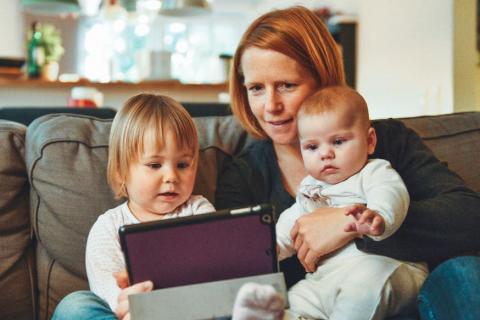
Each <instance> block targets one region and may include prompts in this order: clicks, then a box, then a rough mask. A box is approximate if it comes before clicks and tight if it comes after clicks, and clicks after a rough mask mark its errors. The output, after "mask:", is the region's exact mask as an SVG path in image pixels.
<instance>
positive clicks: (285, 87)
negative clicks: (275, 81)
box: [280, 82, 297, 90]
mask: <svg viewBox="0 0 480 320" xmlns="http://www.w3.org/2000/svg"><path fill="white" fill-rule="evenodd" d="M296 86H297V85H296V84H295V83H290V82H285V83H282V84H281V85H280V90H291V89H293V88H295V87H296Z"/></svg>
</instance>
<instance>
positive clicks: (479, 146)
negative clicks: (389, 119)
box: [400, 112, 480, 192]
mask: <svg viewBox="0 0 480 320" xmlns="http://www.w3.org/2000/svg"><path fill="white" fill-rule="evenodd" d="M400 120H402V121H403V122H404V123H405V125H407V126H408V127H410V128H412V129H413V130H415V131H416V132H417V133H418V134H419V135H420V136H421V137H422V139H423V141H424V142H425V143H426V144H427V146H428V147H429V148H430V149H432V151H433V152H434V153H435V155H436V156H437V157H438V158H439V159H440V160H441V161H443V162H445V163H446V164H447V165H448V167H449V168H450V169H451V170H453V171H454V172H456V173H458V174H459V175H460V177H462V178H463V179H464V180H465V183H466V184H467V185H469V186H470V187H471V188H472V189H473V190H475V191H477V192H480V112H463V113H453V114H444V115H436V116H423V117H412V118H403V119H400Z"/></svg>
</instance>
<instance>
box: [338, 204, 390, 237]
mask: <svg viewBox="0 0 480 320" xmlns="http://www.w3.org/2000/svg"><path fill="white" fill-rule="evenodd" d="M345 215H351V216H353V217H354V218H355V220H356V221H354V222H350V223H349V224H347V225H346V226H345V228H344V230H345V232H358V233H359V234H362V235H369V236H379V235H382V234H383V232H384V231H385V221H384V220H383V217H382V216H381V215H379V214H378V213H377V212H375V211H373V210H370V209H368V208H367V207H365V206H364V205H363V204H356V205H353V206H351V207H350V208H349V209H348V210H347V211H346V212H345Z"/></svg>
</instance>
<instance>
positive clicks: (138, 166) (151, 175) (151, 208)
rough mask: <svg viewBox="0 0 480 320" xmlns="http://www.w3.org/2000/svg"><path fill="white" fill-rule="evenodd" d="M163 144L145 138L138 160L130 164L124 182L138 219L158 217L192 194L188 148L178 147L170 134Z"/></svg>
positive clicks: (191, 160) (193, 169) (192, 174)
mask: <svg viewBox="0 0 480 320" xmlns="http://www.w3.org/2000/svg"><path fill="white" fill-rule="evenodd" d="M164 138H165V145H164V146H163V148H161V149H160V148H158V147H157V143H156V141H155V139H154V138H147V137H146V138H145V141H144V148H143V149H144V150H143V153H142V154H140V157H139V159H138V161H135V162H134V163H132V164H131V165H130V169H129V174H128V178H127V182H126V188H127V192H128V205H129V208H130V210H132V212H133V214H134V215H135V216H136V217H137V219H139V220H140V221H149V220H158V219H160V218H161V217H162V216H163V215H165V214H167V213H170V212H172V211H174V210H175V209H176V208H177V207H178V206H180V205H182V204H183V203H185V202H186V201H187V200H188V199H189V197H190V195H191V194H192V190H193V186H194V183H195V174H196V167H195V164H194V154H193V151H192V150H181V149H179V145H178V144H177V143H176V141H175V139H174V137H173V134H172V133H170V132H168V131H167V132H166V135H165V136H164Z"/></svg>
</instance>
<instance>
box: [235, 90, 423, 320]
mask: <svg viewBox="0 0 480 320" xmlns="http://www.w3.org/2000/svg"><path fill="white" fill-rule="evenodd" d="M297 121H298V135H299V140H300V148H301V153H302V157H303V161H304V165H305V168H306V171H307V172H308V174H309V175H308V176H307V177H306V178H304V179H303V181H302V182H301V184H300V187H299V190H298V193H297V198H296V202H295V204H294V205H293V206H292V207H290V208H289V209H287V210H285V211H284V212H283V213H282V214H281V215H280V218H279V220H278V222H277V226H276V229H277V243H278V256H279V259H280V260H282V259H285V258H287V257H290V256H292V255H293V254H296V250H295V248H294V243H293V242H292V239H291V237H290V231H291V229H292V228H293V226H294V224H295V221H296V220H297V219H298V218H299V217H300V216H302V215H304V214H308V213H310V212H312V211H314V210H316V209H318V208H322V207H327V206H332V207H345V214H346V215H351V216H352V219H351V222H350V223H348V224H347V225H345V227H344V231H345V232H357V233H358V234H360V236H368V237H371V238H372V239H374V240H377V241H381V240H383V239H386V238H387V237H389V236H391V235H392V234H393V233H394V232H396V231H397V230H398V228H399V227H400V225H401V224H402V222H403V220H404V219H405V216H406V214H407V210H408V205H409V195H408V192H407V189H406V187H405V185H404V183H403V181H402V179H401V178H400V176H399V175H398V173H397V172H396V171H395V170H394V169H393V168H392V167H391V165H390V163H389V162H388V161H385V160H382V159H368V157H369V155H371V154H373V152H374V150H375V145H376V134H375V129H374V128H373V127H372V126H371V123H370V120H369V115H368V108H367V104H366V102H365V100H364V99H363V98H362V97H361V96H360V94H358V93H357V92H356V91H355V90H353V89H351V88H348V87H346V86H336V87H327V88H323V89H321V90H319V91H318V92H316V93H315V94H313V95H312V96H310V97H309V98H307V99H306V100H305V101H304V102H303V104H302V106H301V107H300V110H299V112H298V118H297ZM322 258H323V260H321V261H320V262H319V264H318V266H317V270H316V271H315V272H313V273H310V274H307V276H306V278H305V279H304V280H301V281H299V282H298V283H297V284H295V285H294V286H293V287H292V288H291V289H290V290H289V292H288V299H289V303H290V310H289V312H288V314H289V316H290V317H292V318H295V317H298V316H301V317H306V318H315V319H383V318H385V317H389V316H394V315H399V314H411V313H413V312H415V301H416V297H417V294H418V291H419V289H420V286H421V285H422V283H423V281H424V280H425V278H426V276H427V268H426V265H424V264H414V263H409V262H403V261H398V260H394V259H392V258H389V257H384V256H378V255H372V254H367V253H364V252H362V251H360V250H358V249H357V248H356V246H355V244H354V243H349V244H347V245H346V246H344V247H343V248H340V249H339V250H337V251H336V252H334V253H333V254H330V255H328V256H327V257H322ZM258 296H261V297H262V299H260V300H261V301H260V302H259V299H258V298H256V297H258ZM279 299H280V298H279V296H278V294H276V293H275V291H274V290H271V288H269V287H268V286H267V287H265V286H261V285H255V284H249V285H247V286H245V287H244V288H242V289H241V290H240V292H239V294H238V296H237V300H236V305H235V310H234V319H236V320H240V319H247V318H248V317H249V318H250V319H255V318H256V316H252V315H255V314H264V313H265V312H267V313H269V314H270V315H271V316H270V318H274V319H280V318H281V317H282V314H281V313H280V312H279V310H278V307H277V309H274V308H271V306H272V305H275V306H281V304H280V303H278V300H279ZM262 301H268V303H263V302H262ZM272 301H275V303H274V304H272ZM246 314H248V315H249V316H248V317H244V315H246ZM260 318H265V316H263V315H262V316H260V317H259V318H258V319H260Z"/></svg>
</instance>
